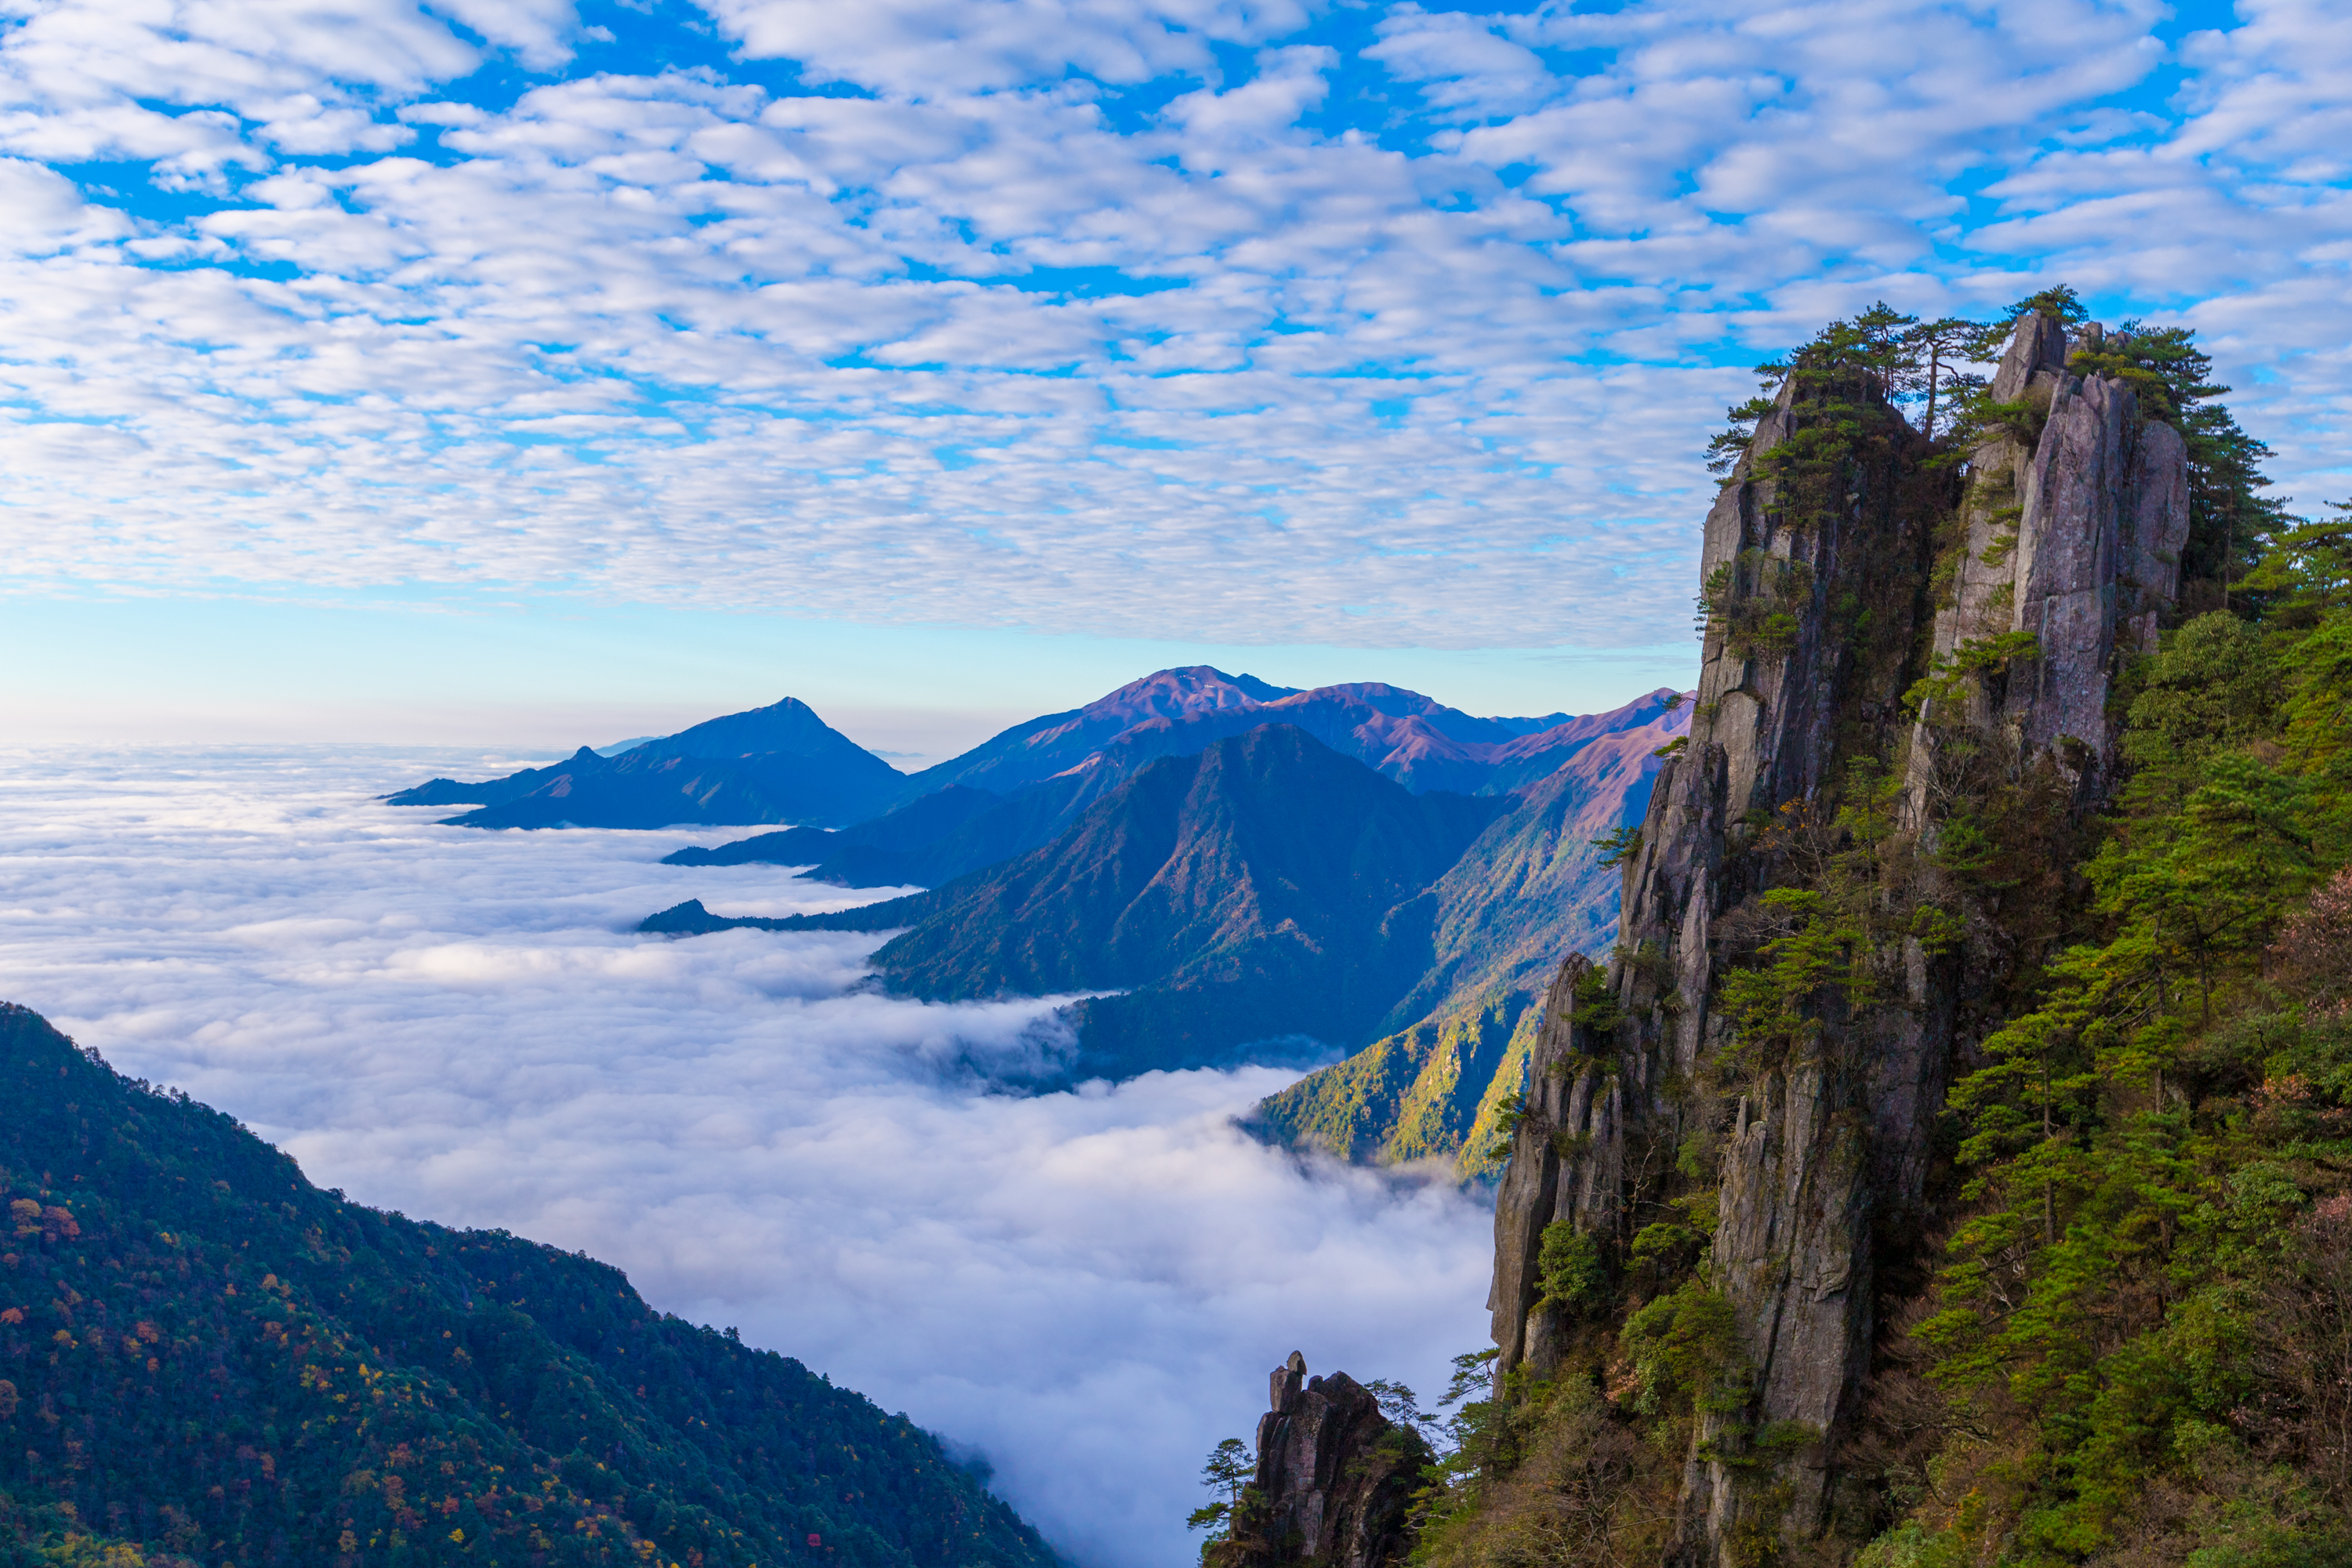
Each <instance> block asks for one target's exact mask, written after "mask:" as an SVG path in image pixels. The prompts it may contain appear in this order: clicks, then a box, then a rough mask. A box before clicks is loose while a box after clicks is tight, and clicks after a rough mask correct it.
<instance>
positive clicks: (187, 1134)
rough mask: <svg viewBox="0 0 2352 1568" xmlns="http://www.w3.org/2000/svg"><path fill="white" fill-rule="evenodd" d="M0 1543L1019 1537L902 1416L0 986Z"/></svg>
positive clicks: (402, 1550) (1023, 1547) (957, 1558)
mask: <svg viewBox="0 0 2352 1568" xmlns="http://www.w3.org/2000/svg"><path fill="white" fill-rule="evenodd" d="M0 1106H5V1117H0V1204H5V1209H6V1213H7V1215H8V1221H9V1223H8V1226H7V1228H6V1233H5V1235H0V1248H5V1250H0V1563H8V1564H17V1563H23V1564H27V1565H29V1564H33V1563H65V1564H76V1565H79V1564H88V1565H89V1568H137V1565H138V1564H139V1563H142V1561H144V1562H147V1563H183V1562H185V1563H203V1564H207V1565H219V1568H226V1565H228V1564H239V1565H244V1568H268V1565H273V1564H286V1565H292V1564H301V1565H304V1568H311V1565H318V1568H362V1565H369V1568H373V1565H378V1564H382V1565H384V1568H404V1565H410V1564H420V1565H421V1564H425V1563H452V1564H454V1563H479V1564H492V1563H498V1564H506V1565H509V1568H546V1565H548V1564H561V1563H583V1564H584V1563H606V1564H614V1565H619V1564H631V1565H645V1564H653V1563H676V1564H678V1565H680V1568H719V1565H721V1564H727V1565H730V1568H731V1565H742V1568H749V1565H750V1564H753V1563H796V1562H808V1563H844V1564H858V1565H860V1568H914V1565H925V1568H929V1565H937V1568H966V1565H970V1564H990V1565H1003V1568H1015V1565H1037V1568H1044V1565H1046V1564H1050V1563H1055V1561H1056V1559H1055V1557H1054V1555H1053V1553H1052V1552H1050V1551H1049V1550H1048V1549H1047V1548H1046V1547H1045V1545H1044V1544H1043V1542H1041V1541H1040V1540H1039V1539H1038V1537H1037V1536H1036V1534H1035V1532H1034V1531H1032V1530H1031V1529H1030V1528H1029V1527H1028V1526H1026V1525H1024V1523H1022V1521H1020V1520H1019V1519H1018V1518H1017V1517H1015V1516H1014V1514H1013V1511H1012V1510H1010V1509H1008V1508H1007V1507H1005V1505H1004V1504H1003V1503H1002V1502H1000V1501H998V1500H995V1499H994V1498H992V1497H991V1496H989V1495H988V1493H987V1492H986V1490H985V1489H983V1487H982V1485H981V1484H980V1482H979V1481H977V1480H976V1479H974V1478H973V1477H972V1476H971V1475H970V1474H969V1473H967V1472H966V1471H965V1470H963V1469H961V1468H958V1467H957V1466H956V1465H955V1464H954V1463H953V1462H951V1461H950V1459H949V1458H947V1456H946V1455H945V1454H944V1453H943V1452H942V1451H941V1449H940V1445H939V1443H938V1442H937V1441H936V1440H935V1439H934V1438H932V1437H931V1436H929V1434H927V1433H924V1432H922V1431H920V1430H919V1429H918V1428H916V1427H915V1426H911V1425H909V1424H908V1422H907V1421H906V1420H905V1419H903V1418H902V1417H898V1416H893V1415H887V1414H885V1413H884V1412H883V1411H881V1410H879V1409H877V1407H876V1406H875V1405H873V1404H871V1403H870V1402H869V1401H867V1400H866V1399H865V1398H863V1397H861V1396H859V1395H858V1394H853V1393H851V1392H849V1391H847V1390H845V1389H839V1388H835V1387H834V1386H833V1385H832V1384H830V1383H828V1382H826V1381H825V1380H824V1379H823V1378H820V1377H818V1376H816V1375H815V1374H814V1373H811V1372H809V1371H808V1370H807V1369H806V1368H805V1367H803V1366H802V1365H801V1364H800V1363H798V1362H795V1361H791V1360H788V1359H786V1358H785V1357H783V1356H781V1355H776V1354H773V1353H772V1352H763V1351H756V1350H752V1349H751V1348H749V1347H747V1346H745V1345H742V1344H740V1343H739V1342H736V1341H735V1339H734V1338H733V1337H732V1335H731V1334H720V1333H717V1332H714V1331H710V1330H708V1329H701V1328H697V1327H695V1326H693V1325H691V1324H688V1323H686V1322H682V1321H679V1320H677V1319H676V1318H672V1317H667V1316H664V1315H663V1314H661V1313H658V1312H656V1311H654V1310H651V1309H649V1308H648V1307H646V1304H645V1302H644V1301H643V1300H640V1299H639V1298H638V1296H637V1294H636V1292H635V1291H634V1290H632V1289H629V1285H628V1281H627V1280H626V1279H625V1278H624V1277H623V1276H622V1275H621V1273H620V1272H619V1271H618V1270H617V1269H614V1268H609V1267H607V1266H606V1265H604V1264H601V1263H597V1262H594V1261H593V1260H592V1259H589V1258H583V1257H579V1256H575V1255H572V1254H567V1253H562V1252H559V1251H556V1250H554V1249H552V1248H550V1247H541V1246H539V1245H537V1244H535V1243H532V1242H529V1241H525V1240H523V1239H521V1238H520V1237H513V1236H509V1235H507V1234H506V1233H504V1232H502V1231H488V1232H483V1231H457V1230H449V1229H446V1228H444V1227H442V1226H436V1225H430V1224H425V1223H420V1222H415V1221H411V1220H408V1219H405V1218H404V1217H402V1216H400V1215H392V1214H383V1213H379V1212H377V1211H375V1210H373V1209H368V1208H363V1207H362V1206H360V1205H356V1204H351V1203H346V1202H344V1201H342V1200H341V1196H340V1194H333V1193H323V1192H320V1190H318V1189H317V1188H315V1187H313V1186H312V1185H311V1184H310V1183H309V1182H307V1181H305V1180H304V1179H303V1177H302V1174H301V1172H300V1171H299V1169H298V1168H297V1167H296V1165H295V1163H294V1162H293V1161H292V1160H291V1159H289V1158H288V1157H287V1156H285V1155H284V1154H281V1153H279V1152H278V1151H276V1150H275V1149H272V1148H270V1147H269V1146H268V1145H267V1144H265V1143H263V1142H260V1140H258V1139H257V1138H255V1137H253V1136H252V1135H251V1134H250V1133H248V1132H247V1131H244V1129H242V1128H241V1127H239V1126H238V1125H237V1124H236V1122H235V1121H232V1120H230V1119H229V1118H228V1117H226V1116H225V1115H222V1114H221V1113H219V1112H217V1111H215V1110H209V1109H207V1108H206V1107H205V1106H202V1105H199V1104H195V1103H194V1102H192V1101H190V1100H186V1099H185V1098H184V1097H181V1096H177V1095H167V1094H163V1093H160V1092H156V1091H153V1090H151V1089H148V1088H147V1087H146V1086H145V1085H143V1084H134V1083H131V1082H130V1081H128V1080H126V1079H123V1078H121V1076H120V1075H118V1074H116V1073H115V1072H114V1071H112V1070H111V1069H110V1068H108V1067H106V1066H105V1065H104V1064H103V1063H102V1062H100V1061H99V1060H98V1059H97V1058H95V1057H94V1056H91V1055H89V1054H86V1053H84V1052H83V1051H81V1050H79V1049H77V1048H76V1047H74V1046H73V1045H72V1043H71V1042H70V1041H68V1040H67V1039H66V1038H65V1037H63V1036H61V1035H59V1034H58V1033H57V1032H56V1031H55V1030H53V1029H52V1028H50V1027H49V1026H48V1025H47V1023H45V1022H44V1021H43V1020H42V1019H41V1018H40V1017H38V1016H37V1015H35V1014H33V1013H30V1012H28V1011H26V1009H24V1008H21V1007H16V1006H13V1005H0Z"/></svg>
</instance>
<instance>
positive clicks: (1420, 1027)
mask: <svg viewBox="0 0 2352 1568" xmlns="http://www.w3.org/2000/svg"><path fill="white" fill-rule="evenodd" d="M1686 719H1687V716H1686V713H1685V711H1684V710H1683V709H1682V706H1681V704H1680V702H1679V700H1678V699H1677V698H1676V697H1675V694H1674V693H1673V692H1671V691H1666V690H1660V691H1656V692H1652V693H1649V694H1647V695H1645V696H1644V697H1643V698H1641V699H1639V700H1636V701H1634V702H1632V703H1628V704H1626V705H1624V706H1623V707H1621V708H1619V709H1616V710H1612V711H1610V712H1607V713H1601V714H1593V715H1588V716H1585V717H1582V718H1571V717H1569V716H1565V715H1559V714H1553V715H1548V716H1546V717H1545V718H1542V719H1533V720H1525V719H1522V720H1512V719H1505V720H1486V719H1477V718H1474V717H1472V716H1471V715H1468V714H1464V713H1461V712H1459V711H1458V710H1454V709H1450V708H1446V707H1444V705H1442V704H1439V703H1436V702H1433V701H1431V700H1429V699H1427V698H1425V697H1422V696H1419V695H1418V694H1416V693H1412V692H1407V691H1402V690H1399V689H1395V688H1391V687H1386V686H1370V685H1365V686H1341V687H1326V688H1320V689H1316V690H1313V691H1284V690H1282V689H1274V688H1269V687H1267V686H1266V685H1265V683H1264V682H1260V681H1254V680H1251V679H1249V678H1247V677H1241V678H1231V677H1226V676H1224V675H1223V674H1221V673H1220V672H1218V671H1215V670H1212V669H1205V668H1194V669H1186V670H1168V671H1162V672H1160V674H1158V675H1155V676H1152V677H1150V678H1147V679H1144V680H1140V681H1137V682H1134V683H1132V684H1130V685H1129V686H1127V687H1122V688H1120V689H1118V691H1114V692H1112V693H1110V694H1108V696H1106V697H1105V698H1103V699H1101V700H1099V701H1097V702H1096V703H1091V704H1088V705H1087V707H1086V708H1083V709H1079V710H1073V711H1072V712H1070V713H1066V714H1057V715H1051V716H1049V717H1048V719H1046V720H1039V721H1032V722H1031V723H1029V724H1025V725H1020V726H1015V727H1014V728H1013V729H1012V730H1009V731H1005V732H1004V733H1003V735H1000V736H998V737H996V738H995V739H994V740H992V741H991V742H988V743H987V744H985V745H983V746H982V747H979V748H976V749H975V750H974V751H973V752H968V753H966V754H965V756H964V757H963V758H959V759H957V760H956V761H955V762H954V763H943V764H941V765H940V767H939V768H934V769H930V770H927V772H926V773H922V774H919V775H917V777H918V778H919V779H923V780H926V781H929V782H935V783H939V784H940V786H941V787H940V788H939V789H938V790H937V791H936V792H935V793H932V794H930V795H924V796H922V797H920V798H919V799H917V800H915V801H914V802H911V803H910V804H908V805H905V806H902V807H900V808H898V810H896V811H892V812H888V813H885V814H883V815H882V816H877V817H875V818H873V819H872V820H870V821H867V822H865V823H861V824H857V825H854V826H850V827H847V828H844V829H840V830H837V831H829V830H826V829H823V828H818V827H814V826H801V827H793V828H790V829H786V830H783V831H781V832H777V833H771V834H762V835H759V836H756V837H751V838H748V839H744V840H740V841H738V842H737V843H734V844H730V845H724V846H719V847H713V848H690V849H685V850H680V851H678V852H677V853H676V854H674V855H672V856H671V857H669V859H670V861H671V862H672V863H674V864H680V865H714V866H715V865H731V864H742V863H745V862H754V861H756V862H767V863H773V864H779V865H791V866H806V867H809V868H811V869H810V870H809V871H808V872H807V873H806V874H807V875H809V876H811V877H814V878H816V879H824V880H830V881H835V882H838V883H841V884H844V885H847V886H853V887H872V886H904V885H910V884H911V885H915V886H928V887H929V891H926V892H920V893H915V894H910V895H908V896H905V897H902V898H898V899H892V900H884V901H882V902H879V903H875V904H868V905H865V906H862V907H860V908H857V909H854V910H842V911H837V912H834V913H830V914H824V915H814V916H796V917H789V918H785V919H781V920H776V919H761V918H736V917H730V916H727V915H725V914H723V913H713V912H712V911H711V910H709V909H708V908H707V907H705V905H704V904H703V903H702V901H701V900H688V901H687V902H685V903H683V904H680V905H678V906H676V907H675V908H672V909H668V910H663V911H661V912H660V913H659V914H656V915H654V916H651V917H649V918H648V919H647V920H646V921H645V922H644V925H643V927H642V929H643V930H645V931H648V932H657V933H661V934H666V935H673V936H682V935H691V934H697V933H700V932H706V931H721V930H727V929H738V928H751V929H764V930H786V931H789V930H834V931H845V930H846V931H897V932H898V934H897V935H895V936H894V937H893V938H892V939H891V940H890V941H889V942H887V943H885V944H884V945H883V947H882V948H880V949H879V950H878V951H877V952H876V954H875V957H874V963H875V964H876V966H877V969H878V971H879V972H880V973H881V974H882V976H883V977H884V979H885V980H886V982H887V984H889V986H890V988H891V989H892V990H894V991H897V992H898V993H900V994H908V995H915V996H921V997H927V998H934V999H947V998H971V997H982V996H990V995H995V994H1003V993H1024V994H1061V993H1074V992H1104V993H1111V994H1099V995H1094V996H1086V997H1081V998H1080V999H1078V1000H1076V1001H1074V1002H1072V1003H1071V1004H1070V1005H1069V1006H1068V1007H1067V1008H1066V1010H1065V1016H1066V1018H1067V1020H1068V1021H1069V1022H1070V1023H1071V1024H1072V1025H1073V1026H1075V1027H1076V1034H1077V1038H1078V1052H1077V1055H1076V1059H1075V1060H1073V1061H1072V1062H1070V1063H1068V1064H1066V1070H1067V1072H1068V1073H1070V1074H1071V1075H1073V1076H1096V1075H1100V1076H1108V1077H1113V1078H1118V1077H1127V1076H1131V1075H1133V1074H1135V1073H1138V1072H1143V1071H1149V1070H1152V1069H1154V1068H1183V1067H1194V1066H1202V1065H1209V1064H1220V1063H1229V1062H1234V1061H1238V1060H1244V1059H1255V1060H1274V1059H1286V1060H1295V1059H1300V1058H1306V1059H1312V1058H1313V1057H1314V1056H1315V1055H1316V1054H1318V1052H1319V1053H1321V1054H1324V1055H1325V1056H1327V1058H1328V1054H1329V1053H1330V1052H1331V1051H1333V1050H1334V1049H1337V1050H1339V1051H1341V1052H1347V1051H1356V1052H1358V1053H1359V1056H1358V1057H1357V1058H1350V1059H1349V1060H1348V1061H1343V1062H1341V1063H1339V1064H1338V1065H1337V1066H1335V1067H1332V1068H1327V1069H1324V1070H1322V1071H1318V1072H1317V1073H1314V1074H1311V1075H1309V1077H1307V1079H1304V1080H1302V1081H1301V1083H1299V1084H1298V1085H1297V1086H1294V1088H1293V1089H1289V1090H1286V1092H1285V1093H1284V1094H1283V1095H1281V1096H1277V1097H1276V1099H1275V1100H1270V1101H1268V1102H1267V1103H1266V1104H1265V1106H1263V1107H1261V1108H1260V1110H1259V1113H1258V1115H1257V1117H1256V1118H1255V1126H1256V1128H1257V1129H1258V1130H1259V1131H1262V1132H1263V1133H1264V1134H1265V1136H1267V1137H1270V1138H1277V1139H1282V1140H1286V1141H1301V1142H1313V1143H1317V1144H1320V1145H1322V1146H1324V1147H1327V1148H1329V1149H1331V1150H1333V1151H1334V1152H1339V1153H1342V1154H1346V1155H1349V1156H1350V1157H1357V1158H1365V1159H1381V1160H1397V1159H1408V1158H1417V1157H1422V1156H1424V1155H1438V1156H1444V1157H1454V1156H1456V1155H1459V1154H1460V1153H1461V1152H1462V1151H1463V1150H1464V1149H1465V1147H1466V1146H1469V1145H1472V1144H1475V1143H1477V1142H1478V1140H1477V1138H1476V1137H1475V1135H1474V1134H1475V1129H1476V1128H1477V1126H1478V1125H1479V1123H1480V1119H1481V1117H1482V1116H1485V1117H1486V1118H1487V1119H1488V1120H1491V1119H1492V1115H1493V1114H1494V1113H1495V1112H1496V1108H1497V1107H1498V1106H1499V1104H1500V1102H1501V1100H1503V1098H1504V1097H1506V1096H1507V1094H1508V1093H1509V1092H1510V1091H1511V1090H1512V1089H1514V1088H1516V1087H1517V1076H1516V1075H1519V1074H1522V1073H1523V1072H1524V1065H1525V1058H1526V1053H1527V1047H1528V1042H1529V1040H1530V1039H1531V1037H1532V1035H1531V1026H1532V1024H1533V1019H1532V1017H1531V1016H1529V1014H1528V1007H1529V1004H1530V1002H1531V1001H1532V998H1533V996H1534V995H1535V994H1536V993H1537V992H1538V990H1539V989H1540V988H1541V986H1542V984H1544V983H1545V981H1546V980H1547V979H1548V977H1549V973H1550V972H1551V970H1552V969H1553V968H1555V967H1556V966H1557V964H1558V962H1559V954H1560V953H1561V952H1563V951H1567V950H1570V949H1574V948H1587V949H1596V948H1597V949H1605V947H1606V945H1607V943H1608V942H1609V941H1610V940H1611V937H1612V933H1613V931H1614V922H1615V900H1614V891H1615V888H1614V881H1615V879H1614V876H1613V875H1612V872H1611V870H1610V868H1609V867H1608V866H1606V865H1604V864H1603V859H1604V857H1603V855H1602V852H1601V849H1599V848H1598V847H1596V846H1595V844H1594V840H1596V839H1602V838H1605V837H1608V836H1609V835H1610V834H1611V833H1612V832H1614V831H1616V830H1617V829H1619V828H1621V827H1622V826H1624V825H1625V824H1627V823H1628V822H1630V821H1633V820H1634V819H1636V818H1637V817H1638V816H1639V814H1640V812H1641V811H1642V810H1643V806H1644V805H1645V804H1646V801H1647V798H1648V789H1649V783H1650V780H1651V779H1652V778H1653V776H1654V773H1655V772H1656V769H1657V767H1658V765H1659V764H1658V762H1657V760H1656V758H1655V756H1654V753H1655V752H1658V751H1659V749H1660V748H1661V747H1663V746H1666V745H1669V744H1670V743H1671V742H1672V741H1673V740H1674V739H1675V737H1676V736H1677V735H1679V734H1680V733H1681V732H1682V730H1683V728H1684V726H1685V723H1686ZM1300 721H1303V722H1300ZM1333 742H1337V744H1336V745H1335V744H1334V743H1333ZM1088 747H1091V748H1092V749H1090V750H1085V749H1082V748H1088ZM1049 770H1050V771H1049ZM1530 774H1532V776H1531V777H1530V776H1528V775H1530ZM972 779H982V780H986V781H989V782H990V783H992V784H997V785H1001V786H1004V787H1005V788H1007V789H1008V790H1009V791H1010V792H1011V793H1009V794H1006V795H997V794H993V793H992V792H991V791H990V790H988V789H984V788H982V787H980V786H978V785H976V784H972V783H971V782H968V781H970V780H972ZM1436 781H1443V782H1444V783H1445V784H1456V785H1464V786H1467V788H1465V789H1454V788H1443V789H1441V788H1437V787H1434V786H1435V782H1436ZM1339 868H1345V870H1344V872H1343V871H1341V870H1339ZM1497 1031H1499V1033H1497ZM1474 1037H1475V1039H1476V1040H1477V1041H1479V1042H1481V1044H1480V1046H1479V1047H1478V1048H1476V1049H1473V1050H1470V1051H1468V1052H1467V1053H1466V1054H1465V1053H1464V1052H1463V1051H1461V1050H1458V1049H1455V1048H1454V1047H1455V1046H1457V1045H1458V1044H1459V1043H1460V1042H1461V1041H1463V1040H1465V1039H1470V1038H1474ZM1408 1063H1409V1064H1410V1070H1407V1068H1406V1067H1404V1066H1402V1065H1401V1064H1408ZM1375 1064H1377V1068H1376V1070H1375ZM1372 1080H1377V1081H1378V1082H1379V1083H1380V1084H1383V1085H1388V1086H1390V1087H1388V1088H1386V1089H1377V1090H1368V1089H1367V1087H1366V1085H1367V1083H1368V1082H1370V1081H1372ZM1482 1146H1483V1145H1482ZM1473 1164H1475V1162H1473ZM1471 1169H1472V1165H1469V1164H1465V1173H1467V1172H1469V1171H1470V1170H1471Z"/></svg>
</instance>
